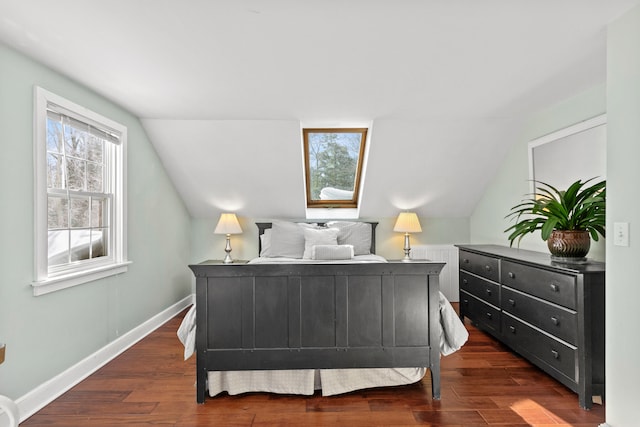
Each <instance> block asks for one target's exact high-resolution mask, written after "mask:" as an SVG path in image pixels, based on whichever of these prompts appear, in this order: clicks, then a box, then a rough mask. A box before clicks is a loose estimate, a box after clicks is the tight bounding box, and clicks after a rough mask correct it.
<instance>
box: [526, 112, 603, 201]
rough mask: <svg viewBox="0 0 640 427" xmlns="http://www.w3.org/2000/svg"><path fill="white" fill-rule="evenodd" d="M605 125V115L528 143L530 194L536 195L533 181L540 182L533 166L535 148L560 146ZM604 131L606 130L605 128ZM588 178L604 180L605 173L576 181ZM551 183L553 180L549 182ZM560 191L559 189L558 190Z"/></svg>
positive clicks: (587, 177)
mask: <svg viewBox="0 0 640 427" xmlns="http://www.w3.org/2000/svg"><path fill="white" fill-rule="evenodd" d="M606 124H607V115H606V114H601V115H599V116H595V117H592V118H590V119H587V120H584V121H582V122H579V123H576V124H574V125H571V126H568V127H566V128H564V129H560V130H558V131H555V132H552V133H550V134H548V135H545V136H542V137H540V138H536V139H534V140H532V141H529V144H528V156H529V159H528V160H529V182H530V189H531V194H535V193H536V185H535V182H534V180H540V179H539V178H537V177H536V165H535V150H536V148H538V147H540V146H542V145H546V144H550V143H554V144H561V143H562V142H563V141H567V140H568V139H567V138H569V137H571V136H574V135H577V134H579V133H581V132H586V131H588V130H590V129H594V128H596V127H599V126H606ZM605 130H606V128H605ZM603 155H604V156H606V137H605V150H604V153H603ZM585 170H588V165H587V167H586V168H585ZM590 178H602V179H606V173H605V175H603V176H600V175H599V174H597V173H594V174H588V173H587V174H586V175H585V176H583V177H579V178H576V179H590ZM542 181H544V182H547V181H549V180H546V179H543V180H542ZM551 181H553V180H551ZM547 183H548V184H551V185H553V186H556V185H557V184H556V183H554V182H547ZM560 190H561V189H560Z"/></svg>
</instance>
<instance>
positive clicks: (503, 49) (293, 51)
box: [0, 0, 638, 218]
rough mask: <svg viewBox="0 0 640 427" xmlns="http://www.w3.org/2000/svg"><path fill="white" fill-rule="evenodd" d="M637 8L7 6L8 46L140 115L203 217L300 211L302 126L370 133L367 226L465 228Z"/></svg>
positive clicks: (366, 2) (577, 1)
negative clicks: (505, 164)
mask: <svg viewBox="0 0 640 427" xmlns="http://www.w3.org/2000/svg"><path fill="white" fill-rule="evenodd" d="M636 4H638V0H599V1H596V0H588V1H585V0H554V1H531V0H483V1H479V0H475V1H471V0H394V1H389V0H162V1H161V0H110V1H104V2H88V1H83V0H56V1H45V0H39V1H36V0H12V1H7V0H0V41H2V42H4V43H5V44H7V45H9V46H11V47H13V48H15V49H16V50H19V51H21V52H24V53H25V54H27V55H29V56H31V57H33V58H35V59H36V60H38V61H40V62H42V63H44V64H46V65H48V66H50V67H51V68H53V69H55V70H58V71H60V72H61V73H63V74H66V75H68V76H69V77H71V78H73V79H75V80H77V81H78V82H80V83H82V84H84V85H86V86H88V87H90V88H92V89H93V90H95V91H96V92H98V93H100V94H102V95H104V96H105V97H107V98H109V99H111V100H113V101H114V102H115V103H117V104H119V105H121V106H123V107H124V108H126V109H128V110H129V111H131V112H132V113H133V114H135V115H137V116H138V117H140V119H141V120H142V123H143V125H144V127H145V129H146V130H147V132H148V134H149V137H150V139H151V141H152V143H153V144H154V146H155V147H156V150H157V152H158V154H159V155H160V157H161V159H162V161H163V163H164V164H165V166H166V168H167V171H168V173H169V174H170V176H171V178H172V180H173V181H174V183H175V185H176V188H177V189H178V190H179V191H180V193H181V195H182V197H183V199H184V201H185V203H186V205H187V206H188V208H189V210H190V212H191V213H192V215H193V216H194V217H203V218H204V217H212V216H215V215H217V212H219V211H220V210H234V211H237V212H239V213H240V214H241V215H243V216H248V217H255V218H268V217H304V214H305V206H304V187H303V181H302V179H303V171H302V143H301V138H300V126H301V123H316V124H340V125H344V124H349V123H362V122H366V123H371V124H372V134H371V135H372V138H371V145H370V152H369V158H368V168H367V171H366V180H365V184H364V188H363V201H362V206H361V211H360V215H361V216H362V217H366V218H376V217H390V216H394V215H395V214H396V213H397V211H398V210H399V209H414V210H416V211H418V213H419V214H420V215H421V216H455V217H464V216H468V215H470V214H471V213H472V211H473V209H474V206H475V204H476V203H477V201H478V199H479V197H480V196H481V195H482V193H483V191H484V189H485V188H486V186H487V184H488V182H489V181H490V180H491V178H492V176H493V171H495V170H496V168H497V167H498V166H499V164H500V162H501V161H502V159H503V157H504V155H505V153H506V152H507V150H508V149H509V147H510V145H511V144H513V143H516V142H522V141H520V140H518V138H519V137H521V125H522V121H523V118H524V117H526V116H527V115H528V114H531V113H533V112H535V111H537V110H538V109H540V108H543V107H544V106H547V105H549V104H551V103H554V102H557V101H559V100H562V99H565V98H567V97H569V96H572V95H574V94H576V93H578V92H580V91H581V90H584V89H586V88H588V87H591V86H593V85H597V84H601V83H603V82H604V81H605V72H606V70H605V66H606V51H605V46H606V25H607V24H608V23H609V22H611V21H612V20H614V19H615V18H617V17H618V16H620V15H621V14H623V13H624V12H626V11H627V10H629V9H631V8H632V7H633V6H634V5H636Z"/></svg>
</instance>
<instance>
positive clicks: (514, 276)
mask: <svg viewBox="0 0 640 427" xmlns="http://www.w3.org/2000/svg"><path fill="white" fill-rule="evenodd" d="M509 278H511V279H515V278H516V273H514V272H513V271H510V272H509Z"/></svg>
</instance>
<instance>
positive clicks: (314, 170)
mask: <svg viewBox="0 0 640 427" xmlns="http://www.w3.org/2000/svg"><path fill="white" fill-rule="evenodd" d="M302 135H303V144H304V158H305V178H306V191H307V207H308V208H356V207H357V206H358V195H359V190H360V175H361V171H362V162H363V158H364V152H365V141H366V139H367V129H366V128H357V129H356V128H353V129H352V128H343V129H333V128H331V129H329V128H327V129H303V130H302Z"/></svg>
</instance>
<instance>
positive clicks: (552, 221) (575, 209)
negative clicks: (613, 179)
mask: <svg viewBox="0 0 640 427" xmlns="http://www.w3.org/2000/svg"><path fill="white" fill-rule="evenodd" d="M594 179H595V178H592V179H588V180H586V181H584V182H582V181H581V180H578V181H576V182H574V183H573V184H571V185H570V186H569V188H567V189H566V190H563V191H560V190H558V189H556V188H554V187H553V186H551V185H549V184H546V183H544V182H540V181H534V183H535V184H536V192H535V193H530V194H528V196H529V197H528V198H526V199H523V200H522V202H521V203H519V204H517V205H516V206H514V207H512V208H511V212H510V213H509V214H508V215H507V216H506V217H505V218H511V219H515V224H513V225H512V226H511V227H509V228H507V229H506V230H504V231H505V233H506V232H511V234H509V238H508V239H509V241H510V245H511V246H513V242H514V240H516V239H517V240H518V243H520V240H522V238H523V237H524V236H525V235H526V234H528V233H533V232H534V231H536V230H540V232H541V236H542V240H545V241H546V240H547V239H548V238H549V236H550V235H551V232H552V231H553V230H584V231H588V232H589V234H590V235H591V238H592V239H593V240H594V241H598V234H600V235H602V237H605V223H606V222H605V220H606V218H605V209H606V207H605V205H606V198H607V189H606V181H600V182H598V183H596V184H592V185H589V186H587V184H589V183H590V182H591V181H593V180H594Z"/></svg>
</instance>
